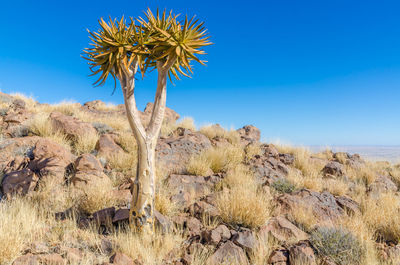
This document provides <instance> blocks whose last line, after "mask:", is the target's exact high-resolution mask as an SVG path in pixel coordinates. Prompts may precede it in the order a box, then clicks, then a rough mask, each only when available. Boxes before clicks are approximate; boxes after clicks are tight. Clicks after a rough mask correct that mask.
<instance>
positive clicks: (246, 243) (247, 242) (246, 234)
mask: <svg viewBox="0 0 400 265" xmlns="http://www.w3.org/2000/svg"><path fill="white" fill-rule="evenodd" d="M232 241H233V242H234V243H235V244H236V245H238V246H240V247H241V248H243V249H245V250H249V251H250V250H253V249H254V248H255V247H256V244H257V240H256V238H255V236H254V233H253V232H252V231H251V230H249V229H242V231H238V232H237V233H236V234H235V236H232Z"/></svg>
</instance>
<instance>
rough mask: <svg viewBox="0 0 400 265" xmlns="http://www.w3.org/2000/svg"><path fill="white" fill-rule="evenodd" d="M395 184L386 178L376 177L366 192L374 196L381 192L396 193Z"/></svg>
mask: <svg viewBox="0 0 400 265" xmlns="http://www.w3.org/2000/svg"><path fill="white" fill-rule="evenodd" d="M396 191H397V186H396V184H395V183H394V182H393V181H392V180H391V179H390V177H387V176H380V177H378V178H377V179H376V180H375V181H374V182H373V183H372V184H371V185H369V187H368V192H369V193H372V194H374V195H377V194H379V193H383V192H396Z"/></svg>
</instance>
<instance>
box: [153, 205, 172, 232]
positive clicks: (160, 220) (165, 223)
mask: <svg viewBox="0 0 400 265" xmlns="http://www.w3.org/2000/svg"><path fill="white" fill-rule="evenodd" d="M154 220H155V225H156V226H157V227H158V228H160V229H161V231H162V232H163V233H166V232H170V231H171V230H172V228H173V223H172V222H171V221H170V220H169V219H168V218H167V217H165V216H164V215H162V214H161V213H160V212H159V211H157V210H154Z"/></svg>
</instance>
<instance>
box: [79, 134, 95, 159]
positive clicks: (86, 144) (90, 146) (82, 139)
mask: <svg viewBox="0 0 400 265" xmlns="http://www.w3.org/2000/svg"><path fill="white" fill-rule="evenodd" d="M98 140H99V135H98V133H97V132H95V133H89V132H87V133H85V134H84V135H77V137H75V139H74V141H73V148H74V151H75V153H76V154H77V155H80V154H84V153H90V152H92V151H93V150H94V149H95V147H96V143H97V141H98Z"/></svg>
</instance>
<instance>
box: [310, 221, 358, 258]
mask: <svg viewBox="0 0 400 265" xmlns="http://www.w3.org/2000/svg"><path fill="white" fill-rule="evenodd" d="M310 242H311V244H312V246H313V247H314V248H315V249H316V251H317V253H318V255H319V256H321V257H329V258H330V259H331V260H332V261H334V262H335V263H336V264H338V265H356V264H361V263H360V262H361V256H362V249H361V244H360V242H359V241H358V240H357V239H356V238H355V237H354V236H353V234H351V233H350V232H348V231H346V230H344V229H342V228H334V227H332V228H331V227H329V228H328V227H320V228H318V229H316V230H314V231H313V232H311V237H310Z"/></svg>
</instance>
